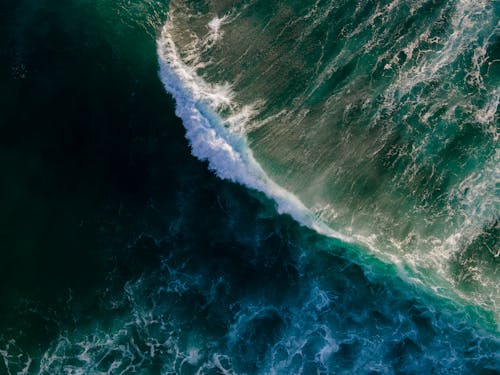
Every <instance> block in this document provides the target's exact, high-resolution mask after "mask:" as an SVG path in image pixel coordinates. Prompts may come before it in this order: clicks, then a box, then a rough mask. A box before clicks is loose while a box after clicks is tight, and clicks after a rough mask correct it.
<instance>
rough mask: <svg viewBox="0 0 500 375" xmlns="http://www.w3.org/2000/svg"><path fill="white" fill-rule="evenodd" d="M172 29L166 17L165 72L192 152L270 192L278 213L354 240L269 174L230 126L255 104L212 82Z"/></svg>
mask: <svg viewBox="0 0 500 375" xmlns="http://www.w3.org/2000/svg"><path fill="white" fill-rule="evenodd" d="M170 31H171V30H170V23H167V24H166V25H165V27H164V28H163V30H162V33H161V36H160V38H159V40H158V55H159V62H160V77H161V80H162V82H163V84H164V85H165V88H166V89H167V91H168V92H170V93H171V94H172V95H173V97H174V98H175V101H176V111H175V113H176V114H177V116H179V117H180V118H181V119H182V120H183V123H184V126H185V128H186V137H187V139H188V140H189V142H190V144H191V150H192V153H193V155H194V156H196V157H197V158H199V159H201V160H205V161H207V162H208V165H209V168H210V169H211V170H212V171H214V172H215V173H216V174H217V176H219V177H221V178H223V179H227V180H230V181H233V182H237V183H240V184H242V185H244V186H246V187H249V188H251V189H256V190H258V191H261V192H263V193H265V194H266V195H267V196H268V197H270V198H272V199H273V200H274V201H275V202H276V203H277V206H278V207H277V208H278V212H279V213H286V214H289V215H290V216H292V217H293V218H294V219H295V220H297V221H298V222H299V223H301V224H303V225H305V226H307V227H309V228H312V229H314V230H316V231H317V232H319V233H321V234H323V235H327V236H330V237H335V238H338V239H340V240H342V241H345V242H353V239H352V238H350V237H348V236H345V235H343V234H341V233H339V232H337V231H334V230H333V229H331V228H330V227H328V226H327V225H326V224H325V223H323V222H321V221H318V220H317V219H316V218H315V216H314V214H313V213H312V212H311V211H310V210H309V209H307V208H306V206H304V204H303V203H302V202H301V201H300V200H299V199H298V198H297V197H296V196H295V195H293V194H292V193H290V192H289V191H287V190H285V189H284V188H283V187H281V186H279V185H278V184H276V183H275V182H274V181H273V180H272V179H271V178H269V176H268V175H267V174H266V172H265V171H264V170H263V169H262V167H261V166H260V165H259V163H258V162H257V161H256V160H255V158H254V157H253V155H252V152H251V150H250V148H249V147H248V146H247V144H246V139H245V137H244V136H243V135H242V134H241V132H239V131H232V130H231V128H237V127H238V126H237V125H236V124H235V122H237V120H245V119H248V117H249V113H251V109H250V108H249V107H243V108H241V109H238V108H237V107H236V106H235V104H234V102H233V94H232V91H231V87H230V85H229V84H223V85H217V84H209V83H207V82H206V81H204V80H203V79H202V78H201V77H199V76H198V75H197V73H196V70H195V69H194V68H192V67H190V66H188V65H187V64H185V63H184V62H183V61H182V59H181V58H180V54H179V52H178V50H177V47H176V45H175V43H174V41H173V40H172V37H171V33H170ZM224 108H225V109H231V110H232V112H233V113H232V115H231V116H229V117H228V119H227V124H226V122H225V121H224V119H222V118H221V117H220V116H219V115H218V114H217V113H216V111H217V110H218V109H224ZM225 125H228V126H227V127H226V126H225Z"/></svg>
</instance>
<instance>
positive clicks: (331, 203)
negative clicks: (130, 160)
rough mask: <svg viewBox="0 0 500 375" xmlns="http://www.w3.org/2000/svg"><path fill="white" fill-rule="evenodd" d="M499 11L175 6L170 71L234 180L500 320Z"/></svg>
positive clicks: (165, 54) (196, 140)
mask: <svg viewBox="0 0 500 375" xmlns="http://www.w3.org/2000/svg"><path fill="white" fill-rule="evenodd" d="M498 13H499V9H498V7H496V6H494V5H492V4H491V3H490V2H488V1H466V0H460V1H437V2H435V1H434V2H428V1H411V2H410V1H397V0H396V1H379V2H366V3H358V2H349V1H319V0H318V1H316V2H314V3H311V4H308V5H304V4H302V3H301V4H298V3H297V4H296V3H294V2H282V3H274V2H271V3H265V2H262V1H258V0H252V1H244V2H231V1H229V2H227V1H220V2H210V3H204V2H203V3H196V4H194V3H191V2H187V1H172V2H171V3H170V6H169V13H168V22H167V23H166V25H165V26H164V28H163V30H162V32H161V35H160V37H159V39H158V54H159V61H160V66H161V72H160V74H161V79H162V81H163V83H164V85H165V87H166V89H167V91H169V92H170V93H171V94H172V95H173V96H174V98H175V100H176V103H177V105H176V113H177V115H178V116H179V117H180V118H181V119H182V120H183V123H184V125H185V127H186V129H187V132H186V136H187V138H188V140H189V141H190V144H191V148H192V153H193V154H194V155H195V156H196V157H198V158H200V159H202V160H207V161H208V163H209V167H210V168H211V169H212V170H214V171H215V172H216V174H217V175H218V176H220V177H221V178H225V179H229V180H232V181H235V182H238V183H241V184H243V185H245V186H247V187H250V188H253V189H257V190H259V191H262V192H264V193H265V194H267V195H268V196H269V197H271V198H272V199H274V200H275V201H276V202H277V205H278V210H279V212H283V213H288V214H290V215H292V217H294V218H295V219H296V220H298V221H299V222H301V223H302V224H304V225H306V226H308V227H310V228H313V229H315V230H317V231H318V232H319V233H321V234H324V235H328V236H331V237H335V238H338V239H340V240H342V241H347V242H354V243H358V244H359V245H361V246H363V247H365V248H366V251H371V252H373V253H374V254H376V256H377V257H379V258H380V259H382V260H383V261H386V262H390V263H392V264H394V265H396V267H397V268H398V271H399V273H400V276H401V277H403V278H405V279H406V280H407V281H410V282H412V283H415V284H418V285H420V286H421V287H423V288H424V289H426V290H432V291H433V293H435V294H437V295H440V296H443V297H447V298H452V299H456V300H463V301H464V302H465V303H472V304H474V305H477V306H481V307H482V308H484V309H485V310H487V311H491V312H493V313H494V314H495V315H496V316H497V317H496V319H497V321H498V306H499V302H500V301H499V299H500V289H499V288H500V283H499V282H498V277H499V276H498V261H499V254H500V240H499V237H500V221H499V212H500V194H499V190H498V186H499V184H500V167H499V166H500V148H499V124H498V104H499V100H500V86H499V83H500V64H499V59H498V58H499V46H498V43H499V14H498Z"/></svg>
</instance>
